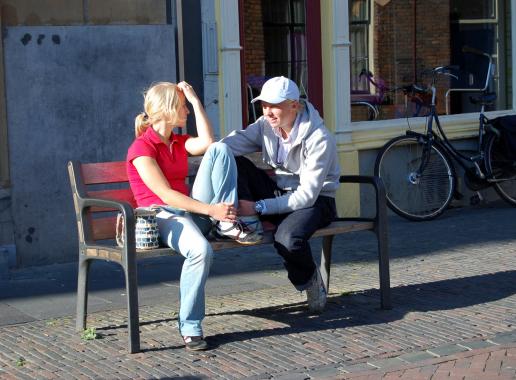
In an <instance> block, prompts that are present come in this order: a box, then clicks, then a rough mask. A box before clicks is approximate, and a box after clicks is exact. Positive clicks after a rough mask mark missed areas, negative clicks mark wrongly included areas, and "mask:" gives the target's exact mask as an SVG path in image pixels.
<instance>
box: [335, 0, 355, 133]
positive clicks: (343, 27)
mask: <svg viewBox="0 0 516 380" xmlns="http://www.w3.org/2000/svg"><path fill="white" fill-rule="evenodd" d="M332 7H333V12H332V14H333V34H332V56H333V77H334V78H335V87H334V93H333V99H334V102H335V104H334V109H335V111H334V112H335V119H334V120H335V131H336V133H342V132H348V131H350V130H351V128H350V127H351V105H350V104H351V97H350V93H349V88H350V86H349V75H350V73H349V70H350V68H349V50H350V49H349V47H350V45H351V42H350V41H349V27H348V24H349V23H348V20H349V14H348V1H340V0H334V1H333V2H332Z"/></svg>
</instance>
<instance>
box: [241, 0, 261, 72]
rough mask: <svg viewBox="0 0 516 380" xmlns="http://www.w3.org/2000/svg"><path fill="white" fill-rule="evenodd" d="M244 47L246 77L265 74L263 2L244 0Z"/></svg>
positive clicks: (259, 0)
mask: <svg viewBox="0 0 516 380" xmlns="http://www.w3.org/2000/svg"><path fill="white" fill-rule="evenodd" d="M244 31H245V33H244V35H245V41H244V47H245V73H246V75H259V76H260V75H264V74H265V62H264V60H265V53H264V50H263V46H264V42H263V24H262V2H261V0H244Z"/></svg>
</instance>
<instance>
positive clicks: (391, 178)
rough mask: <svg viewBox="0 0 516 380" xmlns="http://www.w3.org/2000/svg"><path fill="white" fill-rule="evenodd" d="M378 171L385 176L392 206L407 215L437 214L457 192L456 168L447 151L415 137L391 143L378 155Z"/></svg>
mask: <svg viewBox="0 0 516 380" xmlns="http://www.w3.org/2000/svg"><path fill="white" fill-rule="evenodd" d="M424 152H426V153H424ZM423 160H424V162H425V163H424V164H422V161H423ZM421 168H423V169H422V170H423V171H422V172H421V173H420V170H421ZM375 174H376V175H378V176H380V177H381V178H382V179H383V182H384V184H385V187H386V192H387V203H388V205H389V207H390V208H391V209H392V210H393V211H395V212H396V213H397V214H399V215H401V216H403V217H405V218H407V219H411V220H428V219H432V218H435V217H436V216H438V215H439V214H440V213H442V211H443V210H444V209H445V208H446V207H447V205H448V204H449V202H450V200H451V197H452V195H453V186H454V179H453V172H452V169H451V165H450V164H449V162H448V160H447V159H446V157H445V155H444V153H443V152H441V151H440V150H439V149H438V148H436V147H435V146H432V147H431V148H430V149H429V150H428V149H425V147H424V145H423V144H420V143H418V142H417V141H416V139H415V138H413V137H406V136H403V137H399V138H395V139H393V140H391V141H390V142H389V143H387V144H386V145H385V147H384V149H383V150H382V152H381V153H380V155H379V156H378V159H377V162H376V165H375Z"/></svg>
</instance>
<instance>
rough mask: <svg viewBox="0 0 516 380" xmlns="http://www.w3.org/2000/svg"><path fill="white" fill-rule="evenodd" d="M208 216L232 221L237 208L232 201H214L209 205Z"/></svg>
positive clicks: (235, 216)
mask: <svg viewBox="0 0 516 380" xmlns="http://www.w3.org/2000/svg"><path fill="white" fill-rule="evenodd" d="M208 215H209V216H211V217H212V218H213V219H216V220H220V221H223V222H232V221H234V220H236V218H237V210H236V208H235V206H233V204H232V203H216V204H214V205H210V211H209V214H208Z"/></svg>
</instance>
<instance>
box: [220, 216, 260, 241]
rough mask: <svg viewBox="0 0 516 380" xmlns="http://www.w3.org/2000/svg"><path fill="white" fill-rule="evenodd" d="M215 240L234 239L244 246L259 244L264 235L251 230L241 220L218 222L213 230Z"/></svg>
mask: <svg viewBox="0 0 516 380" xmlns="http://www.w3.org/2000/svg"><path fill="white" fill-rule="evenodd" d="M212 233H213V235H214V236H215V239H218V240H225V239H233V240H234V241H236V242H237V243H240V244H243V245H253V244H258V243H260V242H261V241H262V239H263V235H262V234H260V233H258V232H256V231H254V230H251V229H250V228H249V227H248V226H247V224H245V223H244V222H242V221H240V220H236V221H235V222H217V224H216V225H215V226H214V228H213V230H212Z"/></svg>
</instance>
